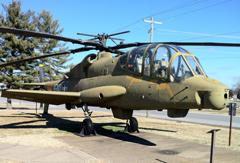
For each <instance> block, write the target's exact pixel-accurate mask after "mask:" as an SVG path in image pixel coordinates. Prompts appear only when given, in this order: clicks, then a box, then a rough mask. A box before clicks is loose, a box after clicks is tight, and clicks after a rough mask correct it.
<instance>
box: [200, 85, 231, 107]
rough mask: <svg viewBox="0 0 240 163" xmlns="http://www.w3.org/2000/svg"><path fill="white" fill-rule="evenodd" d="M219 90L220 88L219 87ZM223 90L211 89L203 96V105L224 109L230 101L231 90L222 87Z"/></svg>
mask: <svg viewBox="0 0 240 163" xmlns="http://www.w3.org/2000/svg"><path fill="white" fill-rule="evenodd" d="M218 90H219V89H218ZM220 90H222V91H210V92H207V93H205V94H204V96H203V107H204V108H210V109H214V110H221V109H223V108H224V107H225V106H226V105H227V103H228V97H229V90H228V88H225V89H223V88H221V89H220Z"/></svg>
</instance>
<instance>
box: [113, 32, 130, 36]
mask: <svg viewBox="0 0 240 163" xmlns="http://www.w3.org/2000/svg"><path fill="white" fill-rule="evenodd" d="M129 32H130V31H124V32H119V33H114V34H111V35H108V36H115V35H121V34H124V33H129Z"/></svg>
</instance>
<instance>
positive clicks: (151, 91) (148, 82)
mask: <svg viewBox="0 0 240 163" xmlns="http://www.w3.org/2000/svg"><path fill="white" fill-rule="evenodd" d="M163 47H165V45H163ZM146 49H147V48H146ZM144 51H145V54H143V55H142V57H141V56H140V57H139V58H141V60H140V59H139V58H137V57H135V58H134V59H135V60H140V61H141V65H144V66H140V69H141V70H139V72H138V70H136V69H137V68H135V70H134V68H133V65H132V64H134V62H133V63H130V57H131V52H128V53H126V56H127V57H126V63H124V64H122V63H121V58H124V56H121V57H112V55H111V53H108V52H100V53H99V54H98V56H96V57H95V59H92V60H91V59H90V58H91V57H92V56H94V55H92V54H91V55H89V56H87V57H86V58H85V59H84V60H83V62H82V63H80V64H79V65H76V66H75V67H74V68H73V69H72V70H71V71H70V73H67V75H69V78H68V79H64V80H62V81H60V82H59V81H58V82H57V81H56V82H51V83H48V84H46V86H45V88H46V89H47V90H48V91H66V92H82V91H86V90H91V89H94V88H102V90H100V91H99V90H98V92H97V93H95V95H91V96H95V97H92V100H90V101H88V102H87V104H88V105H91V106H100V107H106V108H112V110H119V111H120V112H122V111H127V110H131V111H132V110H162V109H167V110H168V112H169V113H168V115H169V116H170V117H179V114H180V116H184V115H185V114H187V111H188V109H210V108H211V109H222V108H224V107H225V105H226V104H227V101H228V87H227V86H225V85H224V84H222V83H220V82H218V81H217V80H214V79H209V78H208V77H206V75H205V74H204V71H203V70H202V69H201V67H200V66H199V63H195V64H197V66H196V69H197V71H199V73H201V74H202V75H199V74H198V75H195V74H197V72H193V71H195V70H192V67H191V65H190V64H189V63H188V62H187V61H186V60H185V59H184V58H186V56H182V55H183V54H182V53H176V54H174V55H172V56H171V59H170V60H169V61H168V63H167V64H165V60H164V62H163V61H162V62H163V63H161V62H160V61H159V60H157V59H156V58H155V59H154V56H153V55H154V54H152V56H148V57H152V59H151V63H149V65H147V64H146V59H145V58H146V50H145V49H144ZM155 53H156V52H155ZM156 55H157V53H156V54H155V56H156ZM186 55H187V56H190V57H195V56H194V55H193V54H186ZM178 57H179V58H180V57H181V59H184V60H185V61H182V62H181V61H180V60H178V61H176V62H177V63H176V64H175V60H176V59H177V58H178ZM154 61H155V63H156V64H157V62H159V63H158V66H159V64H160V66H159V67H164V64H165V65H167V67H164V71H165V74H163V73H164V72H163V70H160V68H155V67H154ZM183 62H184V63H183ZM123 65H125V66H123ZM173 65H174V66H173ZM138 66H139V65H136V67H138ZM147 66H149V67H150V68H149V70H147V68H146V67H147ZM184 66H185V67H188V68H187V69H186V68H185V69H183V67H184ZM138 68H139V67H138ZM174 68H175V69H176V70H173V69H174ZM154 69H157V70H156V72H154ZM180 69H182V70H180ZM147 71H148V73H147ZM149 72H150V73H149ZM173 72H175V73H173ZM154 73H155V75H154ZM156 73H157V75H156ZM177 73H178V74H177ZM179 73H181V75H180V74H179ZM184 73H185V74H184ZM194 73H195V74H194ZM79 74H81V77H78V76H79ZM189 74H191V75H189ZM160 75H164V76H160ZM186 75H187V76H188V77H186ZM174 77H175V78H174ZM181 78H184V79H181ZM106 86H119V87H122V88H125V90H126V93H123V94H122V95H121V96H118V97H117V98H115V99H114V100H108V99H104V98H105V96H104V91H105V90H104V89H105V87H106ZM108 92H110V93H112V94H116V92H115V90H114V89H113V90H112V91H111V90H110V91H109V90H108ZM83 103H85V101H84V100H81V98H79V100H78V101H75V102H73V103H71V105H72V106H74V105H81V104H83ZM113 113H114V112H113ZM121 114H122V113H121ZM116 117H118V116H116ZM120 118H121V117H120Z"/></svg>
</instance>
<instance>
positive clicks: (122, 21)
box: [0, 0, 240, 88]
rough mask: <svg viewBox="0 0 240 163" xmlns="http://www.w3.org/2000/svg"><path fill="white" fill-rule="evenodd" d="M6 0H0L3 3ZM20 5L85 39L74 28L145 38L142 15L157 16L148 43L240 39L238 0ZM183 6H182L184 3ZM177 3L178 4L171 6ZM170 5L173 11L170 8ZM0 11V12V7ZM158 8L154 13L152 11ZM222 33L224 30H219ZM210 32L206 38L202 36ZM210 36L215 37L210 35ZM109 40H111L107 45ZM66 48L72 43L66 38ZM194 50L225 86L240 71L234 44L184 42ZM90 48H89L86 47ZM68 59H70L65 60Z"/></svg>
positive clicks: (46, 0) (62, 0) (29, 1)
mask: <svg viewBox="0 0 240 163" xmlns="http://www.w3.org/2000/svg"><path fill="white" fill-rule="evenodd" d="M9 2H11V0H1V3H3V4H9ZM21 2H22V10H23V11H27V10H28V9H31V10H33V11H36V12H41V11H42V10H43V9H45V10H47V11H50V13H51V14H53V18H54V19H58V20H59V23H60V27H61V28H64V31H63V33H62V35H63V36H66V37H71V38H77V39H89V37H85V36H79V35H77V34H76V33H78V32H79V33H87V34H93V35H96V34H98V33H104V32H105V33H108V34H112V33H115V32H121V31H125V30H130V31H131V33H129V34H125V35H119V36H118V37H119V38H123V39H126V40H125V43H131V42H148V41H150V34H149V33H148V30H149V29H150V24H149V23H145V22H143V20H142V19H143V18H146V19H147V20H150V16H151V15H153V19H154V21H162V25H158V24H156V25H154V28H155V30H154V36H153V41H154V42H161V41H194V42H230V43H240V28H239V27H240V18H239V15H240V10H239V6H240V1H239V0H217V1H216V0H181V1H176V0H141V1H133V0H101V1H100V0H98V1H97V0H88V1H85V0H69V1H66V0H58V1H54V0H41V1H36V0H22V1H21ZM186 5H188V6H187V7H184V6H186ZM176 8H178V9H176ZM174 9H175V10H174ZM0 11H3V8H2V7H1V9H0ZM157 13H158V14H157ZM129 25H130V26H129ZM220 34H224V35H220ZM209 35H210V36H211V37H207V36H209ZM214 35H215V36H214ZM111 45H114V44H113V43H111V41H109V42H108V46H111ZM67 46H68V47H69V49H74V48H78V47H79V46H78V45H73V44H71V43H68V44H67ZM184 48H186V49H188V50H189V51H190V52H192V53H193V54H195V55H196V56H197V57H198V58H199V59H200V62H201V64H202V66H203V68H204V70H205V72H206V74H207V75H208V76H209V77H210V78H214V79H217V80H219V81H220V82H222V83H224V84H226V85H227V86H229V87H230V88H231V87H232V86H233V85H234V83H235V82H236V78H237V77H238V76H240V72H239V70H240V64H239V61H240V48H232V47H202V46H201V47H197V46H195V47H186V46H185V47H184ZM92 52H94V51H92ZM92 52H91V51H90V52H84V53H77V54H73V55H72V57H74V59H73V60H72V61H71V62H72V63H74V64H77V63H79V62H81V61H82V59H83V58H84V57H85V55H87V54H89V53H92ZM71 62H70V63H71Z"/></svg>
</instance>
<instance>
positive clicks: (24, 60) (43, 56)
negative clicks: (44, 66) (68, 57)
mask: <svg viewBox="0 0 240 163" xmlns="http://www.w3.org/2000/svg"><path fill="white" fill-rule="evenodd" d="M94 49H95V48H91V47H87V48H78V49H73V50H69V51H64V52H59V53H53V54H47V55H41V56H37V57H32V58H26V59H21V60H18V61H13V62H8V63H3V64H0V67H5V66H10V65H13V64H18V63H22V62H27V61H32V60H35V59H41V58H46V57H53V56H57V55H63V54H70V53H73V54H74V53H77V52H83V51H89V50H94Z"/></svg>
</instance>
